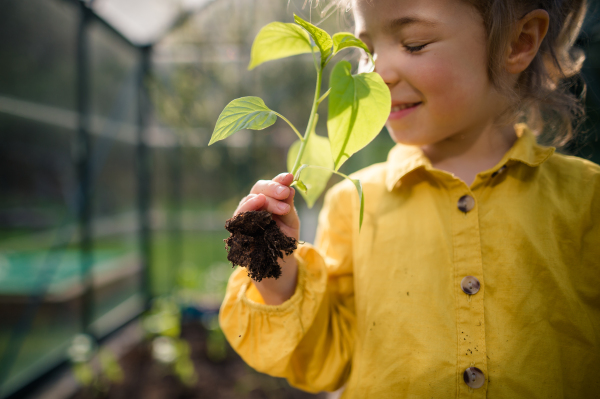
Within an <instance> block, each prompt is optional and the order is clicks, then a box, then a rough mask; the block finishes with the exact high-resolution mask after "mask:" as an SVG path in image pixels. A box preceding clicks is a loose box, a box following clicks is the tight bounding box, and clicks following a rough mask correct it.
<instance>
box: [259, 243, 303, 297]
mask: <svg viewBox="0 0 600 399" xmlns="http://www.w3.org/2000/svg"><path fill="white" fill-rule="evenodd" d="M279 266H280V267H281V276H280V277H279V278H278V279H274V278H265V279H263V280H261V281H260V282H256V281H253V282H252V283H253V284H254V285H255V286H256V289H257V290H258V292H260V295H261V296H262V298H263V300H264V301H265V304H267V305H281V304H282V303H284V302H285V301H287V300H288V299H290V298H291V297H292V295H294V292H295V291H296V284H297V282H298V262H297V261H296V258H294V256H293V255H290V256H285V257H284V258H283V259H279Z"/></svg>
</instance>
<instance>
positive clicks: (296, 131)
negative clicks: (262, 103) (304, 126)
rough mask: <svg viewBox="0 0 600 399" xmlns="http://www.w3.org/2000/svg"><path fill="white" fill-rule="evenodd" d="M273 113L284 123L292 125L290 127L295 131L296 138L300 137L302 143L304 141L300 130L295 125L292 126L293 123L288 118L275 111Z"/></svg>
mask: <svg viewBox="0 0 600 399" xmlns="http://www.w3.org/2000/svg"><path fill="white" fill-rule="evenodd" d="M273 113H274V114H275V115H277V116H278V117H280V118H281V119H283V120H284V121H286V122H287V124H288V125H290V127H291V128H292V130H293V131H294V133H296V136H298V138H299V139H300V141H303V140H304V139H303V138H302V135H301V134H300V132H299V131H298V129H296V127H295V126H294V125H292V122H290V121H288V120H287V118H286V117H285V116H283V115H281V114H280V113H278V112H275V111H273Z"/></svg>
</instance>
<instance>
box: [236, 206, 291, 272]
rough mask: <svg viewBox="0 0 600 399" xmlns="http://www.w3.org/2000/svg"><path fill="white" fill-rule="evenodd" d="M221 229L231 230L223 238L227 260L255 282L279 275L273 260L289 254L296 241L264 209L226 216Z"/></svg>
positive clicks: (276, 264)
mask: <svg viewBox="0 0 600 399" xmlns="http://www.w3.org/2000/svg"><path fill="white" fill-rule="evenodd" d="M225 228H226V229H227V231H229V232H230V233H231V235H230V236H229V238H227V239H225V248H226V249H227V252H228V254H227V260H229V261H230V262H231V263H232V264H233V265H234V266H243V267H245V268H246V269H247V270H248V276H250V278H252V279H254V280H255V281H260V280H262V279H263V278H267V277H274V278H279V276H281V267H280V266H279V264H278V263H277V259H278V258H281V259H283V256H284V253H285V255H291V254H292V252H294V250H295V249H296V247H297V245H298V242H297V241H296V240H295V239H293V238H291V237H288V236H286V235H285V234H283V233H282V232H281V230H280V229H279V226H277V223H275V221H274V220H273V219H272V218H271V214H270V213H269V212H267V211H249V212H242V213H240V214H238V215H237V216H234V217H232V218H231V219H228V220H227V222H226V223H225Z"/></svg>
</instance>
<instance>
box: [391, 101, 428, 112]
mask: <svg viewBox="0 0 600 399" xmlns="http://www.w3.org/2000/svg"><path fill="white" fill-rule="evenodd" d="M419 104H421V102H418V103H406V104H400V105H394V106H393V107H392V112H398V111H402V110H403V109H407V108H412V107H416V106H417V105H419Z"/></svg>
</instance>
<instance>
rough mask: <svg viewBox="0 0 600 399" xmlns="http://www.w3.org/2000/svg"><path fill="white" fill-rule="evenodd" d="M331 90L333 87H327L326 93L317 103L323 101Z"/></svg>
mask: <svg viewBox="0 0 600 399" xmlns="http://www.w3.org/2000/svg"><path fill="white" fill-rule="evenodd" d="M330 91H331V87H330V88H329V89H327V91H326V92H325V94H323V95H322V96H321V98H319V100H318V101H317V105H319V104H321V103H322V102H323V100H325V99H326V98H327V96H328V95H329V92H330Z"/></svg>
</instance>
